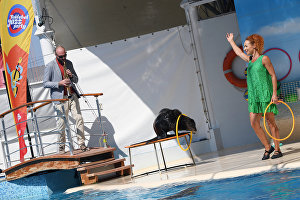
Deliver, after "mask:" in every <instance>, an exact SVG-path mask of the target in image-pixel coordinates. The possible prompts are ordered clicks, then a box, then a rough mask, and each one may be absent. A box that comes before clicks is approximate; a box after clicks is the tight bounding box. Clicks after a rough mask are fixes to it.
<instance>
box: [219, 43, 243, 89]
mask: <svg viewBox="0 0 300 200" xmlns="http://www.w3.org/2000/svg"><path fill="white" fill-rule="evenodd" d="M240 49H241V50H243V47H242V46H240ZM236 56H237V55H236V54H235V52H234V51H233V49H232V50H231V51H229V52H228V53H227V55H226V57H225V58H224V61H223V71H224V75H225V77H226V79H227V80H228V81H229V83H231V84H232V85H234V86H236V87H240V88H246V87H247V80H246V79H240V78H238V77H236V76H235V75H234V73H233V71H232V69H231V68H232V62H233V60H234V59H235V57H236Z"/></svg>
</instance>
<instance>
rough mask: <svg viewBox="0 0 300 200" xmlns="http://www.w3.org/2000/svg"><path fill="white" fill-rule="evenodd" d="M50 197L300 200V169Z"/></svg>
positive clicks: (95, 199) (79, 192) (91, 199)
mask: <svg viewBox="0 0 300 200" xmlns="http://www.w3.org/2000/svg"><path fill="white" fill-rule="evenodd" d="M50 199H51V200H60V199H64V200H66V199H70V200H71V199H85V200H99V199H108V200H112V199H118V200H119V199H120V200H121V199H134V200H136V199H161V200H163V199H165V200H167V199H209V200H213V199H234V200H236V199H247V200H248V199H300V170H293V171H277V172H268V173H263V174H255V175H249V176H242V177H237V178H230V179H222V180H212V181H205V182H185V183H181V184H179V183H176V184H168V185H163V186H160V187H157V188H130V189H126V190H110V191H99V190H83V191H78V192H74V193H70V194H64V193H58V194H53V195H51V197H50Z"/></svg>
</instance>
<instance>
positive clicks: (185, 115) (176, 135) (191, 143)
mask: <svg viewBox="0 0 300 200" xmlns="http://www.w3.org/2000/svg"><path fill="white" fill-rule="evenodd" d="M181 115H184V116H186V115H185V114H181ZM181 115H179V116H178V118H177V122H176V138H177V142H178V144H179V146H180V148H181V149H182V151H187V150H188V149H189V148H190V146H191V144H192V137H193V136H192V135H193V133H192V131H191V132H190V135H191V136H190V144H189V145H188V147H187V148H186V149H184V148H182V146H181V144H180V142H179V137H178V122H179V119H180V117H181Z"/></svg>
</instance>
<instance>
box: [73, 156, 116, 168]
mask: <svg viewBox="0 0 300 200" xmlns="http://www.w3.org/2000/svg"><path fill="white" fill-rule="evenodd" d="M111 160H114V158H108V159H105V160H99V161H96V162H89V163H84V164H80V165H78V166H77V171H81V168H85V167H88V166H92V165H96V164H100V163H104V162H108V161H111Z"/></svg>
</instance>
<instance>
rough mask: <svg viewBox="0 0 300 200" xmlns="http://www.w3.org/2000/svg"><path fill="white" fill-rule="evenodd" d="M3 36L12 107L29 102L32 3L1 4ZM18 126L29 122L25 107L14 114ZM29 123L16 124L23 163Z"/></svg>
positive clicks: (6, 0) (17, 0)
mask: <svg viewBox="0 0 300 200" xmlns="http://www.w3.org/2000/svg"><path fill="white" fill-rule="evenodd" d="M0 13H1V19H0V35H1V41H2V54H3V64H4V69H5V77H6V81H7V82H6V86H7V89H8V96H9V101H10V105H11V108H15V107H18V106H20V105H22V104H25V103H27V102H26V101H27V99H26V96H27V87H26V81H27V64H28V54H29V48H30V40H31V34H32V28H33V21H34V14H33V8H32V3H31V0H14V1H11V0H1V1H0ZM13 116H14V120H15V123H16V124H17V123H19V122H22V121H24V120H26V119H27V110H26V107H23V108H21V109H18V110H16V111H14V112H13ZM25 128H26V123H21V124H18V125H16V131H17V135H18V136H19V137H20V138H19V147H20V160H21V162H23V161H24V156H25V154H26V153H27V148H26V144H25V141H24V138H23V135H24V131H25Z"/></svg>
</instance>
